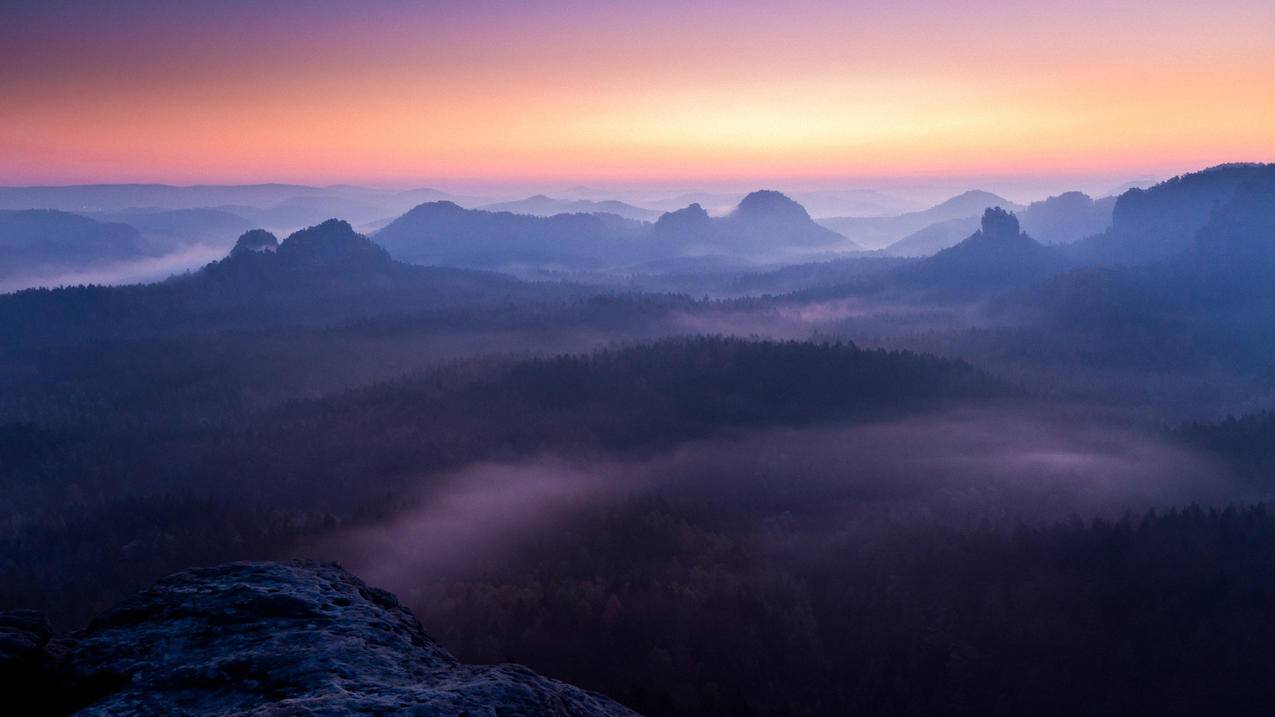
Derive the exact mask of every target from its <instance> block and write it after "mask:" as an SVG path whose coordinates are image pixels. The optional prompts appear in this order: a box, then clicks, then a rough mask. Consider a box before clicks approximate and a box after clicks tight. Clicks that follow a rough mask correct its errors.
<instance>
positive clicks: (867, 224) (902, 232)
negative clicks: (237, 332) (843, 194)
mask: <svg viewBox="0 0 1275 717" xmlns="http://www.w3.org/2000/svg"><path fill="white" fill-rule="evenodd" d="M988 207H1004V208H1006V209H1009V210H1011V211H1012V210H1016V209H1021V208H1022V207H1021V206H1020V205H1017V204H1015V203H1013V202H1011V201H1009V200H1008V199H1005V198H1004V197H1001V196H998V195H996V194H992V193H991V192H985V191H982V190H977V189H976V190H970V191H968V192H963V193H961V194H958V195H956V196H955V197H952V198H951V199H948V200H946V201H943V202H941V203H939V204H936V205H935V206H933V207H930V208H929V209H923V210H921V211H916V212H907V213H905V214H899V215H896V216H885V217H828V218H826V219H820V220H819V223H820V224H821V225H823V226H825V227H827V228H829V229H831V230H833V231H835V232H838V233H840V234H842V235H844V236H846V237H848V238H850V239H851V240H853V241H855V242H857V243H858V244H859V245H860V246H862V247H864V248H865V249H885V248H886V247H889V246H890V245H891V244H894V243H895V242H897V241H899V240H901V239H903V238H904V237H906V236H908V235H910V234H913V233H916V232H919V231H922V230H924V229H926V228H927V227H930V226H933V225H936V224H942V223H944V222H952V221H958V222H968V221H969V219H970V218H971V217H972V218H974V219H975V222H977V218H978V216H979V215H980V214H982V213H983V210H984V209H987V208H988ZM974 228H975V227H969V228H966V229H965V230H964V231H963V232H962V233H961V236H962V237H964V236H969V233H970V232H971V231H973V229H974Z"/></svg>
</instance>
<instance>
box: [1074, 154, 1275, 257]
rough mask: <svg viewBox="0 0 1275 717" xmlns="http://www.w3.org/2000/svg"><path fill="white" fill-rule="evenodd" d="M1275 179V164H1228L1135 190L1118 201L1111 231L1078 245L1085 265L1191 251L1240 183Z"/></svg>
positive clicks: (1076, 252) (1126, 193)
mask: <svg viewBox="0 0 1275 717" xmlns="http://www.w3.org/2000/svg"><path fill="white" fill-rule="evenodd" d="M1272 175H1275V165H1270V164H1223V165H1219V166H1217V167H1211V168H1209V169H1205V170H1202V171H1199V172H1192V173H1190V174H1183V175H1181V176H1178V177H1174V178H1173V179H1170V180H1168V181H1165V182H1161V183H1159V184H1157V185H1155V186H1153V187H1151V188H1149V189H1130V190H1129V191H1127V192H1125V193H1124V194H1121V195H1120V197H1119V198H1118V199H1117V200H1116V204H1115V208H1114V209H1113V210H1112V215H1111V228H1110V229H1109V230H1108V231H1107V232H1105V233H1103V234H1101V235H1098V236H1095V237H1092V238H1090V239H1087V240H1085V241H1083V242H1078V243H1077V244H1076V245H1075V247H1074V249H1073V253H1074V255H1075V256H1077V257H1078V258H1079V259H1081V260H1083V261H1085V262H1102V263H1115V264H1137V263H1148V262H1153V261H1157V260H1160V259H1164V258H1167V257H1171V256H1173V255H1175V254H1181V253H1182V252H1185V251H1187V250H1188V249H1190V248H1191V247H1192V243H1193V241H1194V239H1195V235H1196V232H1198V231H1199V230H1200V229H1201V228H1202V227H1203V226H1204V225H1205V224H1206V223H1208V221H1209V219H1210V218H1211V217H1212V214H1213V210H1214V209H1215V208H1216V207H1218V206H1220V205H1222V204H1224V203H1226V202H1228V201H1230V199H1231V198H1232V197H1233V196H1234V194H1235V189H1236V187H1238V186H1239V185H1240V184H1241V183H1243V182H1245V181H1248V180H1253V179H1259V180H1260V179H1262V178H1263V177H1270V176H1272Z"/></svg>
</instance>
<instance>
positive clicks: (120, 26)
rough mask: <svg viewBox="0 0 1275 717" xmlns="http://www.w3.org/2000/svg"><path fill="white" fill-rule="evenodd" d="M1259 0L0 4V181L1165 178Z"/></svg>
mask: <svg viewBox="0 0 1275 717" xmlns="http://www.w3.org/2000/svg"><path fill="white" fill-rule="evenodd" d="M1273 117H1275V2H1271V0H1217V1H1215V2H1208V3H1205V2H1183V1H1181V0H1157V1H1155V2H1148V1H1145V0H1125V1H1120V2H1117V1H1114V0H1104V1H1102V2H1077V1H1075V0H1052V1H1051V2H1045V3H1034V2H1024V1H1022V0H965V1H962V0H930V1H929V2H920V1H917V0H894V1H892V2H885V1H884V0H880V1H877V2H856V1H849V2H847V1H844V0H843V1H842V2H822V1H819V0H787V1H785V2H781V1H780V0H772V1H771V2H752V1H750V0H742V1H739V2H693V1H691V0H675V1H665V0H646V1H645V2H641V3H621V2H576V1H567V0H564V1H557V2H551V1H543V2H541V1H537V0H525V1H524V2H516V3H514V2H485V1H483V0H468V1H465V2H401V1H391V0H364V1H363V2H358V3H354V2H348V3H337V2H329V1H325V0H311V1H308V2H302V1H300V0H255V1H253V2H241V1H239V0H217V1H215V2H205V1H203V0H183V1H181V2H164V1H159V0H150V1H142V0H119V1H117V2H112V3H101V2H59V1H58V0H32V1H30V2H26V1H24V0H3V1H2V2H0V184H65V183H83V182H138V181H158V182H171V183H210V182H228V183H235V182H262V181H294V182H305V183H312V184H321V183H334V182H357V183H368V184H385V185H391V184H400V185H408V184H420V183H427V182H432V183H439V182H442V183H444V184H445V183H447V182H449V181H451V182H456V183H463V182H474V181H491V182H511V183H513V182H520V183H526V182H534V181H543V182H561V183H565V182H603V183H605V182H613V183H629V184H642V183H647V182H649V183H659V182H681V183H695V182H700V183H714V182H717V183H723V182H746V181H748V180H751V179H754V178H757V179H765V180H770V181H776V180H783V181H786V182H788V183H789V184H792V183H800V182H806V183H809V184H812V185H818V184H820V183H838V182H841V183H845V182H851V183H853V182H856V181H860V182H861V181H868V180H875V181H879V182H885V181H889V180H892V179H900V178H908V179H909V180H913V181H915V180H916V179H917V178H926V177H951V176H996V177H1034V176H1043V175H1052V176H1070V175H1075V176H1089V177H1092V176H1110V177H1113V178H1115V177H1125V178H1133V177H1138V176H1156V177H1164V176H1169V175H1171V174H1175V173H1178V172H1181V171H1188V170H1191V169H1198V168H1201V167H1204V166H1208V165H1212V164H1217V163H1220V162H1225V161H1240V160H1251V161H1271V160H1275V129H1272V118H1273Z"/></svg>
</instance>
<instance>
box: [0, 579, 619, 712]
mask: <svg viewBox="0 0 1275 717" xmlns="http://www.w3.org/2000/svg"><path fill="white" fill-rule="evenodd" d="M10 625H11V627H10ZM42 625H43V623H41V622H40V621H39V620H38V619H37V618H36V617H34V616H31V615H21V616H17V617H15V618H14V619H12V620H9V621H8V622H6V621H5V620H4V619H0V647H3V646H4V645H5V644H6V643H5V640H6V638H7V637H13V639H12V640H9V642H12V643H14V646H15V647H14V649H12V650H9V651H8V652H12V653H14V654H17V655H20V656H22V658H23V660H22V662H21V665H22V666H24V669H27V670H28V671H30V670H31V669H32V667H31V666H32V665H36V666H39V665H41V664H43V663H42V662H41V660H43V661H44V663H48V665H47V666H46V667H44V668H43V669H45V670H46V673H47V674H55V675H56V679H55V680H45V681H43V682H42V681H41V680H39V679H30V678H29V677H28V678H27V681H25V682H23V683H21V684H17V683H14V682H13V680H14V678H15V677H16V674H15V673H14V672H13V671H12V670H11V669H9V668H10V667H11V663H9V662H6V661H4V660H2V659H0V678H3V681H4V682H6V683H9V686H10V687H11V689H10V691H9V692H8V694H7V695H6V697H7V698H8V700H9V702H10V703H11V704H46V705H48V704H51V703H53V702H56V701H57V700H58V699H63V700H70V701H72V702H73V703H74V704H73V707H76V708H79V709H80V711H79V712H78V714H82V715H108V714H187V715H231V714H235V715H238V714H248V713H251V714H267V713H268V714H298V713H302V712H304V713H306V714H331V715H337V714H401V713H411V714H414V715H461V714H473V715H479V714H517V715H554V716H559V715H561V716H566V715H571V716H579V717H584V716H585V715H602V716H606V715H632V714H633V713H632V712H630V711H629V710H627V709H626V708H624V707H622V706H621V705H619V704H617V703H615V702H612V701H611V700H608V699H607V698H605V697H603V696H601V695H598V694H595V693H592V692H587V691H585V690H581V689H578V688H576V687H572V686H570V685H567V684H564V683H562V682H558V681H556V680H551V679H548V678H545V677H541V676H540V675H538V674H536V673H534V672H532V671H531V670H528V669H526V668H524V667H520V666H517V665H494V666H475V665H463V664H461V663H459V662H458V661H457V660H456V658H454V657H453V656H452V655H451V654H450V653H448V652H447V651H446V650H444V649H443V648H442V647H440V646H439V645H437V644H436V643H435V642H434V641H433V640H431V639H430V638H429V636H428V635H426V634H425V632H424V630H422V629H421V626H420V624H419V623H418V622H417V621H416V618H415V617H413V616H412V614H411V613H410V612H409V611H408V610H407V609H406V608H404V607H403V606H402V605H400V604H399V602H398V600H397V599H396V598H395V597H394V596H393V595H391V594H390V593H388V592H385V591H384V590H379V589H377V588H372V587H368V586H367V585H365V584H364V583H363V582H362V581H360V580H359V579H358V578H356V577H354V576H353V575H351V574H349V573H348V572H346V571H344V570H342V569H341V568H340V567H339V566H337V565H336V564H333V563H317V562H310V561H294V562H289V563H229V564H226V565H221V566H218V567H213V568H202V569H195V570H187V571H184V572H180V573H177V574H175V575H172V576H170V577H168V578H165V579H163V580H161V581H159V582H158V583H156V584H155V585H153V586H151V587H150V588H147V589H146V590H143V591H142V592H140V593H138V594H137V595H136V596H134V597H132V598H130V599H128V600H126V601H125V602H123V603H121V604H120V605H118V606H116V607H115V608H113V609H112V610H110V611H108V612H106V613H105V614H103V615H101V616H100V617H98V618H97V619H96V620H94V621H93V622H92V623H90V625H89V626H88V628H87V629H85V630H84V631H82V632H80V633H77V634H75V635H72V636H70V637H69V638H63V639H61V640H54V643H57V644H58V648H57V649H56V650H51V649H44V653H43V654H42V655H40V659H36V658H35V657H34V656H33V655H35V653H36V652H37V651H39V650H41V649H42V648H44V647H45V646H46V645H47V644H52V643H49V642H48V636H47V630H45V631H43V632H42V630H44V628H43V627H42ZM10 633H12V635H10ZM6 654H7V653H6V652H5V651H4V650H0V658H2V657H4V656H5V655H6ZM48 684H57V685H58V686H59V688H58V694H56V695H39V694H22V690H24V689H25V690H34V689H40V688H41V687H40V686H41V685H48ZM14 690H17V691H16V692H15V691H14ZM24 698H25V699H31V700H34V701H32V702H23V701H22V700H23V699H24ZM64 711H66V710H64Z"/></svg>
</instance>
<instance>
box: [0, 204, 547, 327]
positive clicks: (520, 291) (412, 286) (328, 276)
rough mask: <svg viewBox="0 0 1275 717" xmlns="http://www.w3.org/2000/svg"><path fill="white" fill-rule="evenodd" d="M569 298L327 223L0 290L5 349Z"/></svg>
mask: <svg viewBox="0 0 1275 717" xmlns="http://www.w3.org/2000/svg"><path fill="white" fill-rule="evenodd" d="M276 244H277V246H276ZM570 294H571V289H569V288H568V287H564V286H560V285H548V284H528V283H525V282H520V281H517V280H515V279H513V278H510V277H507V276H502V275H499V274H493V273H488V272H481V271H469V270H463V269H450V268H438V267H422V266H412V265H409V264H404V263H401V262H398V261H395V260H394V259H392V258H390V255H389V254H388V253H387V252H386V251H385V250H384V249H382V248H381V247H379V246H377V245H376V244H374V243H373V242H372V241H370V240H369V239H368V238H367V237H365V236H363V235H361V234H358V233H357V232H355V231H354V230H353V229H352V228H351V227H350V225H349V224H347V223H346V222H344V221H338V220H330V221H327V222H324V223H322V224H320V225H318V226H314V227H310V228H308V229H304V230H301V231H298V232H296V233H294V234H292V235H291V236H289V237H288V238H287V239H285V240H284V241H283V242H276V241H275V238H274V236H273V235H270V234H269V233H267V232H262V231H253V232H248V233H247V234H245V235H244V236H243V237H241V239H240V241H239V243H238V244H237V245H236V247H235V248H234V249H233V250H232V251H231V252H230V255H229V256H227V257H226V258H225V259H222V260H220V261H215V262H212V263H210V264H208V265H207V266H205V267H203V268H202V269H200V270H198V271H196V272H193V273H190V274H186V275H182V276H177V277H174V278H171V279H169V280H167V281H164V282H161V283H157V284H146V285H135V286H118V287H107V286H79V287H68V288H62V289H32V290H27V291H21V292H18V293H16V294H11V295H7V296H0V337H3V338H4V339H5V340H7V341H9V342H11V343H10V345H12V346H29V345H38V344H41V343H59V342H66V341H77V340H84V339H89V338H94V337H100V338H107V337H109V338H116V339H118V338H126V337H132V336H156V335H165V334H173V333H198V332H202V331H211V330H218V329H243V328H258V327H268V326H284V325H299V324H332V323H338V322H341V321H346V320H349V319H352V318H357V317H363V316H371V315H376V314H383V313H391V312H404V311H418V310H422V309H427V308H436V307H440V306H457V305H473V304H490V303H500V302H508V301H514V300H526V299H534V298H553V297H561V296H566V295H570Z"/></svg>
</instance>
